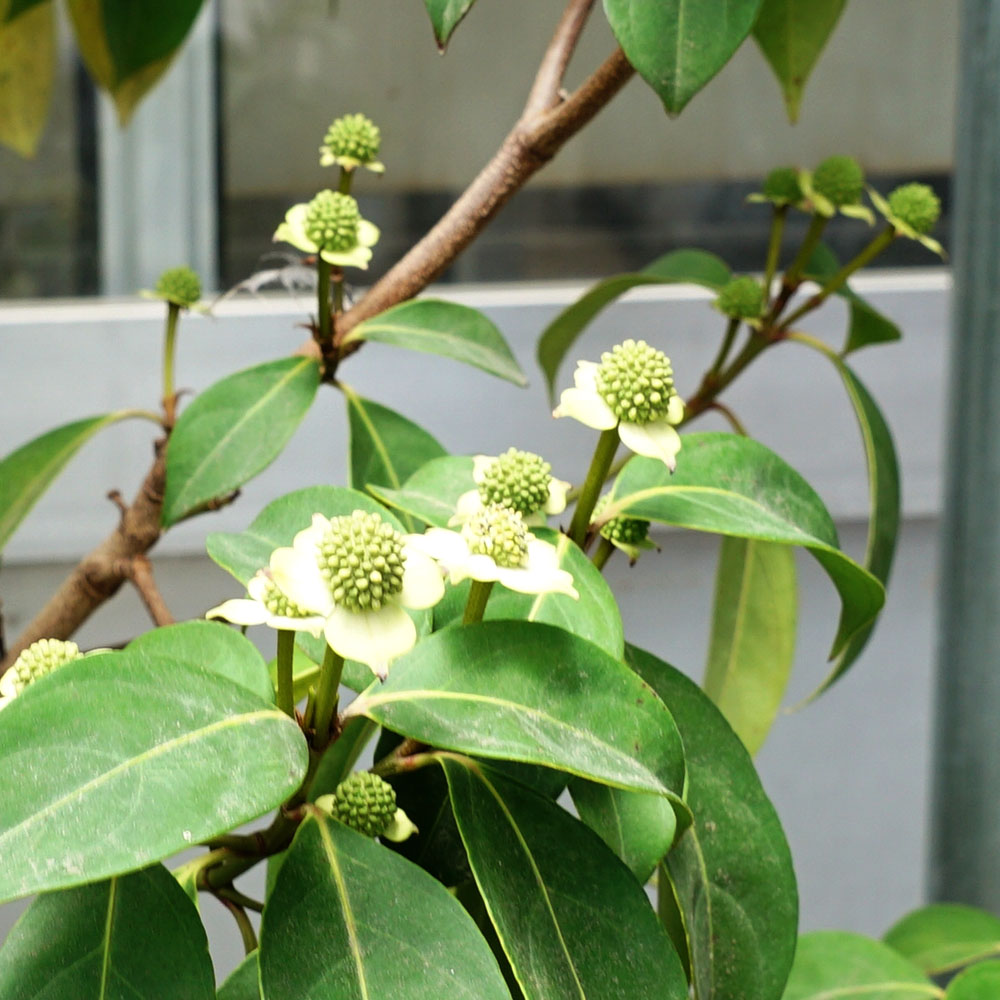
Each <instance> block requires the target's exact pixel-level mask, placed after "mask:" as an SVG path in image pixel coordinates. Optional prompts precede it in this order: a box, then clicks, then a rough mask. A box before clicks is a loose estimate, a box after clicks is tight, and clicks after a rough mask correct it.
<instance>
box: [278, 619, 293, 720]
mask: <svg viewBox="0 0 1000 1000" xmlns="http://www.w3.org/2000/svg"><path fill="white" fill-rule="evenodd" d="M294 657H295V633H294V632H293V631H292V630H291V629H285V628H283V629H279V630H278V708H280V709H281V711H282V712H284V713H285V715H287V716H288V717H289V718H292V719H294V718H295V694H294V686H295V680H294V673H295V672H294V669H293V662H294Z"/></svg>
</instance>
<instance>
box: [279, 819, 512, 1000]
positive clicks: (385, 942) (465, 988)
mask: <svg viewBox="0 0 1000 1000" xmlns="http://www.w3.org/2000/svg"><path fill="white" fill-rule="evenodd" d="M304 902H306V903H307V906H308V914H309V919H308V924H307V925H303V923H302V920H303V903H304ZM317 941H321V942H322V947H317V946H316V943H317ZM260 974H261V985H262V987H263V990H262V994H263V997H264V1000H287V998H289V997H331V998H332V997H338V998H339V997H345V998H347V997H352V998H360V1000H400V998H401V997H406V1000H442V998H443V997H456V998H468V1000H474V998H475V1000H480V998H481V1000H507V998H509V994H508V992H507V988H506V986H504V982H503V977H502V976H501V975H500V970H499V969H498V968H497V964H496V959H494V957H493V954H492V953H491V952H490V949H489V947H488V946H487V944H486V942H485V940H484V939H483V937H482V936H481V935H480V933H479V931H478V930H477V929H476V925H475V924H474V923H473V922H472V919H471V917H469V915H468V914H467V913H466V912H465V910H464V909H463V908H462V905H461V903H459V902H458V901H457V900H456V899H455V898H454V897H453V896H452V895H451V894H450V893H449V892H448V890H447V889H445V888H444V886H442V885H441V884H440V883H439V882H437V881H435V880H434V879H433V878H431V877H430V876H429V875H428V874H427V873H426V872H423V871H421V870H420V869H419V868H417V867H416V865H412V864H410V862H409V861H406V860H404V859H403V858H401V857H399V856H398V855H396V854H394V853H392V852H391V851H388V850H386V849H385V848H384V847H382V846H381V845H380V844H377V843H376V842H375V841H374V840H372V839H371V838H369V837H364V836H362V835H361V834H360V833H355V832H354V831H353V830H349V829H348V828H347V827H346V826H342V825H341V824H340V823H337V822H334V821H333V820H328V819H326V818H325V817H322V816H318V815H316V814H312V815H310V816H309V817H308V818H307V819H306V820H305V822H304V823H303V824H302V826H301V827H300V828H299V831H298V833H297V834H296V836H295V840H294V842H293V843H292V846H291V848H290V849H289V851H288V854H287V856H286V858H285V861H284V863H283V864H282V866H281V870H280V871H279V872H278V876H277V879H276V881H275V885H274V890H273V892H272V893H271V897H270V899H269V900H268V905H267V909H266V910H265V912H264V918H263V921H262V924H261V949H260Z"/></svg>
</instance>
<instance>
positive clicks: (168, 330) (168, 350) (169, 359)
mask: <svg viewBox="0 0 1000 1000" xmlns="http://www.w3.org/2000/svg"><path fill="white" fill-rule="evenodd" d="M180 315H181V307H180V306H179V305H177V303H176V302H168V303H167V321H166V327H165V330H164V335H163V414H164V417H165V421H164V422H165V424H166V426H167V427H173V425H174V420H175V419H176V416H177V413H176V410H177V393H176V391H175V389H174V358H175V355H176V353H177V324H178V320H179V319H180Z"/></svg>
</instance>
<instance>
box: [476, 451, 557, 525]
mask: <svg viewBox="0 0 1000 1000" xmlns="http://www.w3.org/2000/svg"><path fill="white" fill-rule="evenodd" d="M551 482H552V466H551V465H549V463H548V462H546V461H545V460H544V459H543V458H542V457H541V456H540V455H535V454H533V453H532V452H530V451H518V450H517V449H516V448H508V449H507V451H505V452H504V453H503V454H502V455H500V456H499V457H498V458H496V459H495V460H494V461H493V462H492V463H490V465H489V466H487V468H486V470H485V471H484V472H483V478H482V481H481V482H480V484H479V497H480V499H481V500H482V501H483V503H484V504H486V505H488V504H491V503H495V504H499V505H500V506H502V507H509V508H511V510H516V511H517V512H518V513H519V514H521V515H522V516H523V517H528V516H529V515H531V514H534V513H535V511H538V510H541V509H542V507H544V506H545V504H546V503H547V502H548V499H549V485H550V483H551Z"/></svg>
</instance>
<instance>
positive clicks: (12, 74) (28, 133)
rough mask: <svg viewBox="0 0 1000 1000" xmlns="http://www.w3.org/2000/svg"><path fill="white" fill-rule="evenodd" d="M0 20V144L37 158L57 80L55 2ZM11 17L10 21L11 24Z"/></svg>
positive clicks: (47, 1)
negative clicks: (55, 79) (55, 80)
mask: <svg viewBox="0 0 1000 1000" xmlns="http://www.w3.org/2000/svg"><path fill="white" fill-rule="evenodd" d="M4 6H6V7H7V9H6V10H5V11H4V17H3V18H2V19H0V20H2V21H3V23H0V142H2V143H3V144H4V145H5V146H9V147H10V148H11V149H13V150H14V152H16V153H19V154H20V155H21V156H34V155H35V152H36V151H37V149H38V142H39V140H40V139H41V137H42V132H43V131H44V129H45V122H46V121H47V119H48V116H49V104H50V102H51V100H52V82H53V78H54V75H55V46H56V36H55V16H54V13H53V6H52V2H51V0H45V2H44V3H36V4H34V5H33V6H31V7H29V8H27V9H23V7H24V5H23V4H21V5H20V6H19V7H18V11H17V13H16V16H12V17H11V15H13V14H15V11H14V10H13V9H12V6H7V5H4ZM8 17H11V20H7V18H8Z"/></svg>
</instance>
